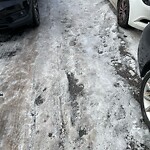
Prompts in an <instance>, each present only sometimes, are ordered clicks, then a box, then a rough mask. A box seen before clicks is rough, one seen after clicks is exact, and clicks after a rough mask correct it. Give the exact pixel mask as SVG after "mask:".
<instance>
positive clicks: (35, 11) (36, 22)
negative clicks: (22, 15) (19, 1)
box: [32, 0, 40, 27]
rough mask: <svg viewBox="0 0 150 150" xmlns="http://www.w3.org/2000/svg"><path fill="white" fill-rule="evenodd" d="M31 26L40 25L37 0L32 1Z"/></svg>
mask: <svg viewBox="0 0 150 150" xmlns="http://www.w3.org/2000/svg"><path fill="white" fill-rule="evenodd" d="M32 16H33V17H32V26H33V27H38V26H39V25H40V14H39V8H38V2H37V0H33V1H32Z"/></svg>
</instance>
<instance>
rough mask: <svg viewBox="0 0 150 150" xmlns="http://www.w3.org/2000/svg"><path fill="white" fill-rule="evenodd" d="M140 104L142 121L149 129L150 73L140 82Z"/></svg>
mask: <svg viewBox="0 0 150 150" xmlns="http://www.w3.org/2000/svg"><path fill="white" fill-rule="evenodd" d="M140 103H141V111H142V114H143V118H144V121H145V123H146V124H147V126H148V127H149V129H150V71H149V72H148V73H147V74H146V76H145V77H144V79H143V81H142V85H141V91H140Z"/></svg>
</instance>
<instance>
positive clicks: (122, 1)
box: [117, 0, 130, 28]
mask: <svg viewBox="0 0 150 150" xmlns="http://www.w3.org/2000/svg"><path fill="white" fill-rule="evenodd" d="M129 9H130V8H129V0H119V1H118V5H117V21H118V24H119V26H121V27H123V28H128V27H129V25H128V20H129Z"/></svg>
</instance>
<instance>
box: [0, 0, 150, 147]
mask: <svg viewBox="0 0 150 150" xmlns="http://www.w3.org/2000/svg"><path fill="white" fill-rule="evenodd" d="M39 7H40V15H41V25H40V27H39V28H37V29H23V31H18V33H17V32H16V33H14V35H6V36H4V35H0V36H1V38H0V39H1V40H2V39H6V41H5V42H4V41H3V42H0V150H149V149H150V134H149V131H148V129H147V127H146V125H145V124H144V122H143V119H142V116H141V111H140V105H139V103H138V99H139V88H140V78H139V76H138V73H137V72H138V67H137V47H138V42H139V38H140V35H141V32H140V31H138V30H135V29H129V30H124V29H121V28H120V27H118V25H117V23H116V15H115V14H114V12H115V10H114V9H113V8H112V6H111V5H110V3H109V2H108V1H107V0H39Z"/></svg>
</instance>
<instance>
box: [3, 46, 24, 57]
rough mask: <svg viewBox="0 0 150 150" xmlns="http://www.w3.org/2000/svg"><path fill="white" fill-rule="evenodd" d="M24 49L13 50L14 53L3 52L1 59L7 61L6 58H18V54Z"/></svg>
mask: <svg viewBox="0 0 150 150" xmlns="http://www.w3.org/2000/svg"><path fill="white" fill-rule="evenodd" d="M21 50H22V48H20V47H17V48H15V49H12V51H6V50H4V51H1V53H0V59H5V58H11V57H13V56H16V55H17V53H18V52H20V51H21Z"/></svg>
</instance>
